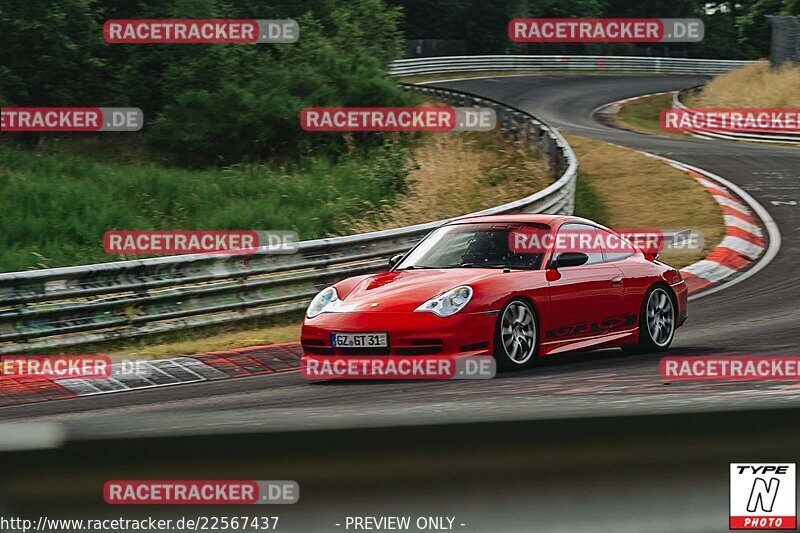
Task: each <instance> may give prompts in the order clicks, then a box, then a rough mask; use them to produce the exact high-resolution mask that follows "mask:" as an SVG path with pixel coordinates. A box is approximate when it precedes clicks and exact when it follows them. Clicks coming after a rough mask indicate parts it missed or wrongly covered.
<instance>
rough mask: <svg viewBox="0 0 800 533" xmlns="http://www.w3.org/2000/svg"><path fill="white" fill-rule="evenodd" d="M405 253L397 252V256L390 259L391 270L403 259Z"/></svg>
mask: <svg viewBox="0 0 800 533" xmlns="http://www.w3.org/2000/svg"><path fill="white" fill-rule="evenodd" d="M404 257H405V254H397V255H396V256H394V257H392V258H391V259H389V270H391V269H393V268H394V267H395V265H396V264H397V263H399V262H400V261H402V260H403V258H404Z"/></svg>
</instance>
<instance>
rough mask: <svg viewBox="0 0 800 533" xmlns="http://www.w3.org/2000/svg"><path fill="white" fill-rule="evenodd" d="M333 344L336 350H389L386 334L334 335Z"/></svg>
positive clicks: (332, 335)
mask: <svg viewBox="0 0 800 533" xmlns="http://www.w3.org/2000/svg"><path fill="white" fill-rule="evenodd" d="M331 337H332V339H331V344H332V345H333V347H334V348H387V347H388V346H389V336H388V335H387V334H386V333H333V334H331Z"/></svg>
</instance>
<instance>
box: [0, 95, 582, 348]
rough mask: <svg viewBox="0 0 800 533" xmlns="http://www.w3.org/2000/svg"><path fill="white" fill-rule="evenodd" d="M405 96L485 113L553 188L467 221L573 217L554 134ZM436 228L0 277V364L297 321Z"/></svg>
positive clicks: (562, 144)
mask: <svg viewBox="0 0 800 533" xmlns="http://www.w3.org/2000/svg"><path fill="white" fill-rule="evenodd" d="M408 88H409V90H419V91H421V92H423V93H424V94H426V95H429V96H431V97H435V98H444V99H446V100H449V101H451V102H452V103H454V104H456V105H458V106H471V105H480V106H490V107H493V108H494V109H495V110H496V111H497V113H498V123H499V124H501V125H502V126H503V128H504V130H505V132H506V133H507V134H508V135H511V136H513V137H514V138H516V139H518V140H524V141H525V142H526V143H528V144H529V145H530V147H531V148H532V149H534V150H536V152H537V153H538V154H540V155H541V156H542V157H543V158H546V160H547V161H548V163H549V166H550V168H551V170H552V173H553V178H554V183H552V184H551V185H549V186H548V187H547V188H545V189H543V190H541V191H539V192H537V193H535V194H533V195H531V196H528V197H527V198H523V199H521V200H517V201H515V202H511V203H508V204H505V205H501V206H498V207H494V208H491V209H486V210H484V211H481V212H479V213H473V214H487V215H488V214H498V213H510V212H536V213H565V214H569V213H572V209H573V204H574V194H575V179H576V175H577V166H578V164H577V160H576V159H575V155H574V154H573V153H572V150H571V149H570V147H569V145H568V144H567V142H566V141H565V140H564V138H563V137H562V136H561V135H560V134H559V133H558V131H556V130H554V129H552V128H550V127H549V126H547V125H546V124H544V123H543V122H541V121H540V120H538V119H537V118H536V117H534V116H532V115H530V114H528V113H526V112H523V111H520V110H518V109H514V108H511V107H509V106H506V105H504V104H501V103H499V102H496V101H493V100H490V99H487V98H481V97H478V96H475V95H470V94H466V93H460V92H456V91H449V90H442V89H433V88H417V87H415V86H408ZM444 222H445V221H444V220H441V221H437V222H430V223H426V224H419V225H416V226H409V227H405V228H399V229H393V230H387V231H378V232H372V233H364V234H360V235H352V236H347V237H336V238H330V239H319V240H314V241H304V242H302V243H300V244H299V250H298V252H297V253H296V254H293V255H270V254H268V253H266V252H261V253H259V252H256V253H255V254H249V255H219V254H216V255H190V256H177V257H165V258H156V259H144V260H136V261H121V262H114V263H104V264H95V265H85V266H75V267H66V268H54V269H47V270H37V271H31V272H15V273H8V274H0V306H1V307H0V354H2V353H6V354H7V353H20V352H25V351H28V350H35V349H37V350H42V349H52V348H58V347H62V346H69V345H76V344H84V343H89V342H98V341H104V340H110V339H115V338H129V337H136V336H141V335H147V334H152V333H161V332H166V331H172V330H177V329H186V328H191V327H196V326H205V325H211V324H218V323H225V322H232V321H236V320H241V319H245V318H250V317H257V316H267V315H278V314H282V313H287V312H293V311H299V310H302V309H304V308H305V307H306V305H307V304H308V302H309V300H310V299H311V298H312V297H313V296H314V294H316V293H317V292H318V291H319V290H321V289H322V288H324V287H326V286H328V285H330V284H332V283H334V282H336V281H338V280H340V279H343V278H346V277H349V276H353V275H357V274H367V273H373V272H379V271H381V270H383V269H385V268H386V261H387V259H388V258H389V257H391V256H392V255H394V254H398V253H402V252H405V251H407V250H408V249H409V248H411V247H412V246H413V245H414V244H415V243H417V242H418V241H419V240H420V239H422V237H424V236H425V235H426V234H427V233H428V232H430V231H431V230H432V229H434V228H436V227H438V226H439V225H441V224H442V223H444ZM98 246H99V243H98Z"/></svg>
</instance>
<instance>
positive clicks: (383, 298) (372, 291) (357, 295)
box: [338, 268, 503, 312]
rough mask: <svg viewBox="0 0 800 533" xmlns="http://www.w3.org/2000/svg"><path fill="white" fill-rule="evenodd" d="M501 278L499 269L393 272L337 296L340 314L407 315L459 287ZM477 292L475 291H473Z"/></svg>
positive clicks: (365, 280)
mask: <svg viewBox="0 0 800 533" xmlns="http://www.w3.org/2000/svg"><path fill="white" fill-rule="evenodd" d="M498 275H500V276H502V275H503V271H502V270H500V269H470V268H452V269H431V270H395V271H392V272H383V273H381V274H375V275H372V276H366V277H365V278H364V279H362V280H361V281H360V282H359V283H357V284H356V285H355V286H353V288H352V289H351V290H350V291H349V292H348V293H347V294H339V297H340V298H341V299H342V303H341V305H340V306H339V309H338V310H339V311H340V312H354V311H358V312H408V311H413V310H414V309H416V308H417V307H419V306H420V305H422V304H423V303H425V302H426V301H428V300H430V299H431V298H433V297H435V296H438V295H440V294H442V293H444V292H446V291H448V290H450V289H454V288H456V287H458V286H460V285H470V286H472V287H473V289H476V285H478V284H480V283H481V282H482V281H484V280H486V279H489V278H493V277H495V276H498ZM476 290H477V289H476Z"/></svg>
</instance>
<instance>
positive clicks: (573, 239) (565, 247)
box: [554, 224, 603, 265]
mask: <svg viewBox="0 0 800 533" xmlns="http://www.w3.org/2000/svg"><path fill="white" fill-rule="evenodd" d="M597 237H598V233H597V228H595V227H594V226H588V225H586V224H564V225H563V226H561V228H559V230H558V235H557V236H556V244H555V248H554V251H555V253H556V254H559V253H562V252H581V253H584V254H586V255H588V256H589V261H587V262H586V263H584V264H586V265H594V264H596V263H602V262H603V252H602V250H601V249H600V248H599V247H598V246H597V242H598V238H597Z"/></svg>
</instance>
